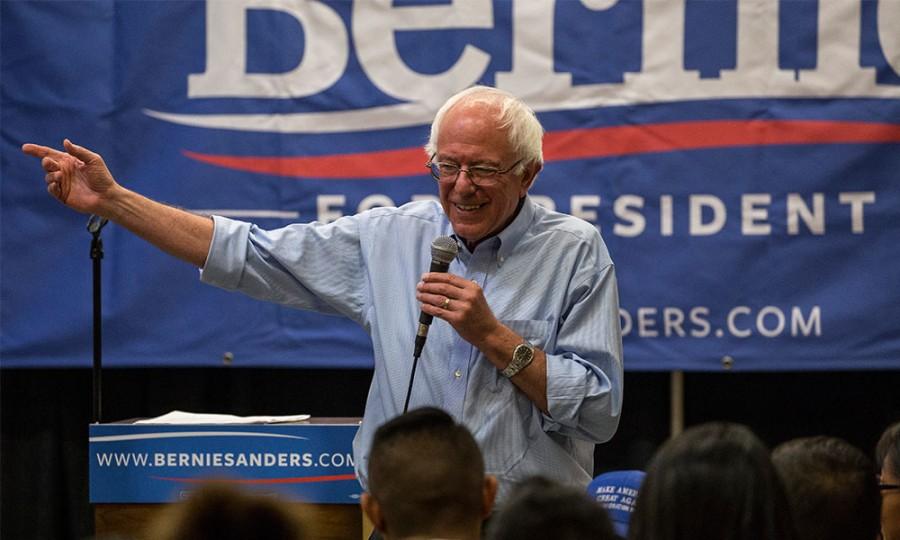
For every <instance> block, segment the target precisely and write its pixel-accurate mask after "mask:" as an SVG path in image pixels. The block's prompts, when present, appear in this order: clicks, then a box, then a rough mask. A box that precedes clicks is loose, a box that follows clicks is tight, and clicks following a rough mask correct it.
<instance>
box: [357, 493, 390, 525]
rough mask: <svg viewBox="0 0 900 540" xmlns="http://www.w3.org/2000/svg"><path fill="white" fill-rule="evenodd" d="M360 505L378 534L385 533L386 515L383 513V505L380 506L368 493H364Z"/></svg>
mask: <svg viewBox="0 0 900 540" xmlns="http://www.w3.org/2000/svg"><path fill="white" fill-rule="evenodd" d="M359 504H360V506H362V509H363V512H365V513H366V516H368V517H369V521H371V522H372V525H373V526H374V527H375V528H376V529H377V530H378V532H381V533H384V532H385V530H384V515H383V514H382V513H381V505H379V504H378V500H376V499H375V497H373V496H371V495H369V493H368V492H363V494H362V496H361V497H360V499H359Z"/></svg>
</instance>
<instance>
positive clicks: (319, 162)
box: [183, 120, 900, 180]
mask: <svg viewBox="0 0 900 540" xmlns="http://www.w3.org/2000/svg"><path fill="white" fill-rule="evenodd" d="M898 142H900V124H885V123H874V122H847V121H825V120H711V121H698V122H673V123H667V124H643V125H634V126H614V127H601V128H590V129H571V130H565V131H554V132H549V133H547V134H546V135H545V136H544V160H545V161H546V162H554V161H565V160H571V159H588V158H605V157H616V156H628V155H634V154H647V153H654V152H675V151H679V150H698V149H703V148H729V147H740V146H766V145H776V144H839V143H844V144H853V143H898ZM183 152H184V155H186V156H187V157H189V158H191V159H195V160H197V161H201V162H203V163H208V164H210V165H215V166H217V167H224V168H226V169H234V170H239V171H247V172H254V173H262V174H271V175H275V176H289V177H297V178H328V179H344V180H350V179H355V180H366V179H372V178H393V177H403V176H413V175H420V174H424V173H425V167H424V165H425V161H426V156H425V154H424V153H423V152H422V149H421V148H418V147H416V148H401V149H398V150H383V151H378V152H360V153H355V154H333V155H325V156H303V157H284V156H274V157H273V156H268V157H267V156H229V155H214V154H201V153H198V152H191V151H189V150H184V151H183Z"/></svg>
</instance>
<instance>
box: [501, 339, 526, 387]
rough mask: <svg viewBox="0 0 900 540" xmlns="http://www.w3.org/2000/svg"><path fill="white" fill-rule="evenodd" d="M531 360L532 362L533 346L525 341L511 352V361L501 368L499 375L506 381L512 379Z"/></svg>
mask: <svg viewBox="0 0 900 540" xmlns="http://www.w3.org/2000/svg"><path fill="white" fill-rule="evenodd" d="M532 360H534V346H533V345H532V344H531V343H528V342H527V341H526V342H524V343H520V344H518V345H517V346H516V348H515V349H514V350H513V354H512V360H510V362H509V364H507V366H506V367H505V368H503V371H501V372H500V374H501V375H503V376H504V377H506V378H507V379H508V378H510V377H513V376H515V375H516V374H517V373H518V372H520V371H522V370H523V369H525V368H526V367H527V366H528V364H530V363H531V361H532Z"/></svg>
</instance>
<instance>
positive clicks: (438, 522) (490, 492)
mask: <svg viewBox="0 0 900 540" xmlns="http://www.w3.org/2000/svg"><path fill="white" fill-rule="evenodd" d="M496 493H497V480H496V479H495V478H494V477H493V476H489V475H485V473H484V461H483V460H482V457H481V451H480V450H479V448H478V445H477V443H476V442H475V439H474V438H473V437H472V434H471V433H469V430H468V429H466V428H465V427H464V426H462V425H460V424H457V423H456V422H455V421H454V420H453V418H452V417H451V416H450V415H448V414H447V413H445V412H444V411H441V410H440V409H436V408H433V407H424V408H420V409H415V410H412V411H410V412H408V413H406V414H403V415H400V416H398V417H396V418H394V419H393V420H390V421H388V422H386V423H385V424H383V425H382V426H381V427H379V428H378V430H377V431H376V432H375V436H374V438H373V439H372V451H371V453H370V454H369V491H368V493H364V494H363V496H362V501H361V503H362V507H363V510H364V511H365V512H366V515H367V516H368V517H369V519H370V520H371V521H372V523H373V524H374V526H375V529H376V531H378V533H380V534H381V535H382V536H383V537H384V538H387V539H391V540H398V539H402V538H444V539H474V538H480V537H481V524H482V521H484V519H485V518H486V517H487V516H488V515H489V514H490V512H491V510H492V509H493V504H494V496H495V495H496Z"/></svg>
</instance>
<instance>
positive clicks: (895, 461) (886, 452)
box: [875, 422, 900, 477]
mask: <svg viewBox="0 0 900 540" xmlns="http://www.w3.org/2000/svg"><path fill="white" fill-rule="evenodd" d="M888 458H890V459H888ZM875 466H876V467H877V468H879V469H881V468H882V467H885V466H888V467H890V471H891V472H892V473H893V474H894V476H898V477H900V422H897V423H896V424H893V425H891V426H889V427H888V428H887V429H885V430H884V433H882V434H881V438H880V439H878V445H877V446H876V447H875Z"/></svg>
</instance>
